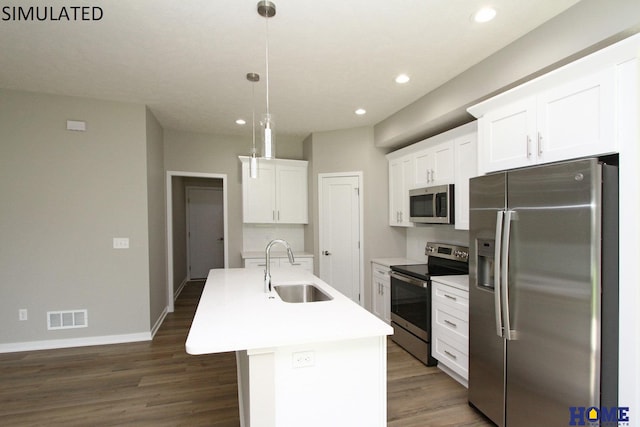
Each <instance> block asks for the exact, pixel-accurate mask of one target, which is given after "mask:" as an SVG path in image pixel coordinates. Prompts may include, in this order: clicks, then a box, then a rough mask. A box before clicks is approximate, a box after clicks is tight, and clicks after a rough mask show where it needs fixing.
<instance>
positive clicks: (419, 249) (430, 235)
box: [407, 225, 469, 262]
mask: <svg viewBox="0 0 640 427" xmlns="http://www.w3.org/2000/svg"><path fill="white" fill-rule="evenodd" d="M427 242H437V243H451V244H456V245H461V246H469V232H468V231H467V230H456V229H455V228H454V227H453V226H449V225H426V226H417V227H411V228H407V258H409V259H412V260H415V261H421V262H426V261H427V256H426V255H425V254H424V247H425V245H426V244H427Z"/></svg>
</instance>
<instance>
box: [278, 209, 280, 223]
mask: <svg viewBox="0 0 640 427" xmlns="http://www.w3.org/2000/svg"><path fill="white" fill-rule="evenodd" d="M278 221H280V211H278Z"/></svg>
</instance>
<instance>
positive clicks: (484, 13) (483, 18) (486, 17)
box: [473, 7, 496, 23]
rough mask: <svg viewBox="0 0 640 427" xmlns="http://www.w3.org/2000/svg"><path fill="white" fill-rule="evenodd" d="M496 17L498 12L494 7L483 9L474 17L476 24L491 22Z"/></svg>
mask: <svg viewBox="0 0 640 427" xmlns="http://www.w3.org/2000/svg"><path fill="white" fill-rule="evenodd" d="M495 17H496V10H495V9H494V8H492V7H483V8H482V9H480V10H478V11H477V12H476V13H475V14H474V15H473V20H474V21H476V22H480V23H482V22H489V21H491V20H492V19H493V18H495Z"/></svg>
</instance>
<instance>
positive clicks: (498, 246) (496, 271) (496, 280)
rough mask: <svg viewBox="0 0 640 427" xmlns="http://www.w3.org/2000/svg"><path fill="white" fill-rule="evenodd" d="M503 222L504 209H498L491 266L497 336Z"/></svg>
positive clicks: (500, 333) (499, 329) (499, 330)
mask: <svg viewBox="0 0 640 427" xmlns="http://www.w3.org/2000/svg"><path fill="white" fill-rule="evenodd" d="M503 223H504V211H498V213H497V215H496V240H495V252H494V266H493V267H494V268H493V275H494V277H493V298H494V309H495V312H496V334H498V336H499V337H502V336H504V327H503V325H502V296H501V295H502V290H501V289H502V280H501V277H500V273H501V267H500V266H501V260H502V224H503Z"/></svg>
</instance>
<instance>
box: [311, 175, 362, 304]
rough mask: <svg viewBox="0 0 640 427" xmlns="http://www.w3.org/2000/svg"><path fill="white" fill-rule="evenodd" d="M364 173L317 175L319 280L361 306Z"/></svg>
mask: <svg viewBox="0 0 640 427" xmlns="http://www.w3.org/2000/svg"><path fill="white" fill-rule="evenodd" d="M362 196H363V193H362V172H345V173H327V174H318V206H319V210H318V218H319V221H318V236H319V249H320V254H319V256H318V259H319V263H320V268H319V271H320V278H321V279H322V280H324V281H325V282H327V283H328V284H330V285H331V286H333V287H334V288H336V289H337V290H338V291H340V292H341V293H343V294H344V295H346V296H347V297H349V298H350V299H351V300H353V301H355V302H356V303H358V304H360V305H362V304H363V303H364V298H363V296H364V294H363V280H364V264H363V255H362V223H363V220H362Z"/></svg>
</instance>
